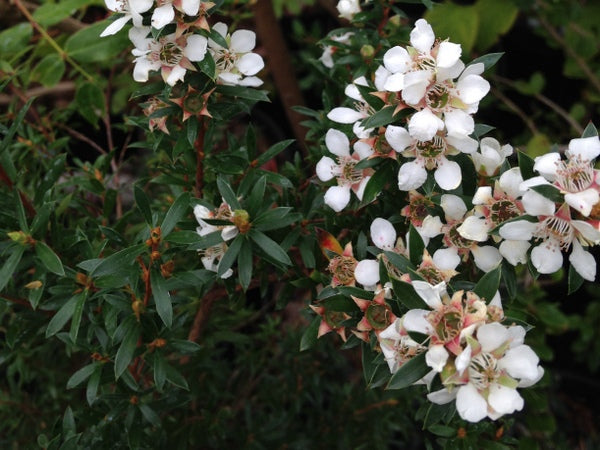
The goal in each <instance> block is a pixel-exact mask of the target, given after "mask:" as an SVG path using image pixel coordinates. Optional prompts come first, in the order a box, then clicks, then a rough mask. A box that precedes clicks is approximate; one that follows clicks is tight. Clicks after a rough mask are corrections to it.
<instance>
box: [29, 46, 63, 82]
mask: <svg viewBox="0 0 600 450" xmlns="http://www.w3.org/2000/svg"><path fill="white" fill-rule="evenodd" d="M64 73H65V62H64V60H63V59H62V58H61V57H60V56H59V55H58V54H56V53H51V54H49V55H46V56H44V57H43V58H42V59H41V61H40V62H39V63H37V65H36V66H35V67H34V68H33V70H32V71H31V80H32V81H39V82H40V83H41V84H42V85H44V86H45V87H52V86H54V85H56V84H57V83H58V82H59V81H60V80H61V79H62V76H63V74H64Z"/></svg>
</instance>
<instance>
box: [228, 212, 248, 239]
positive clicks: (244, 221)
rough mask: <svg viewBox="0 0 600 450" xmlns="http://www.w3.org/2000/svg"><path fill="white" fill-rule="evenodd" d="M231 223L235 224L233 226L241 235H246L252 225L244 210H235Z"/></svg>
mask: <svg viewBox="0 0 600 450" xmlns="http://www.w3.org/2000/svg"><path fill="white" fill-rule="evenodd" d="M231 221H232V222H233V223H234V224H235V226H236V227H237V228H238V230H239V231H240V233H242V234H244V233H247V232H248V230H249V229H250V226H251V225H252V224H251V223H250V215H249V214H248V212H247V211H246V210H244V209H236V210H235V211H234V212H233V217H232V219H231Z"/></svg>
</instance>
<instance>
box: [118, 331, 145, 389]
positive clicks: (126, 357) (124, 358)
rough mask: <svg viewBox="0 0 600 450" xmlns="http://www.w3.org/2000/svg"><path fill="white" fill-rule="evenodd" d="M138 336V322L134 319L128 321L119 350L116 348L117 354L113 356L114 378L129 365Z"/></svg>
mask: <svg viewBox="0 0 600 450" xmlns="http://www.w3.org/2000/svg"><path fill="white" fill-rule="evenodd" d="M139 337H140V326H139V324H138V323H137V322H135V321H130V322H129V323H128V327H127V329H126V330H125V336H124V337H123V341H121V345H120V346H119V350H117V355H116V356H115V379H118V378H119V377H120V376H121V375H122V374H123V372H124V371H125V369H127V366H129V363H130V362H131V360H132V359H133V355H134V353H135V349H136V348H137V343H138V338H139Z"/></svg>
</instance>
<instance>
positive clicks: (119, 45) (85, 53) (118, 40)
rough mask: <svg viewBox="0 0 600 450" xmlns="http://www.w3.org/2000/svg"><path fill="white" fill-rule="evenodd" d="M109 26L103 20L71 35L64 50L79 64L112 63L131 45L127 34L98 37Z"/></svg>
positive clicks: (108, 23) (107, 22)
mask: <svg viewBox="0 0 600 450" xmlns="http://www.w3.org/2000/svg"><path fill="white" fill-rule="evenodd" d="M108 25H110V22H109V21H107V20H103V21H101V22H96V23H94V24H93V25H90V26H88V27H86V28H83V29H81V30H79V31H77V32H76V33H75V34H72V35H71V36H70V37H69V39H67V41H66V42H65V46H64V50H65V52H67V54H68V55H69V56H70V57H71V58H73V59H74V60H76V61H77V62H80V63H93V62H106V63H113V62H114V61H115V58H116V57H117V56H118V55H119V54H120V53H121V52H123V51H124V50H126V49H128V48H129V47H130V46H131V44H130V42H129V38H128V37H127V33H117V34H114V35H112V36H105V37H103V38H101V37H100V33H102V31H104V29H105V28H106V27H107V26H108Z"/></svg>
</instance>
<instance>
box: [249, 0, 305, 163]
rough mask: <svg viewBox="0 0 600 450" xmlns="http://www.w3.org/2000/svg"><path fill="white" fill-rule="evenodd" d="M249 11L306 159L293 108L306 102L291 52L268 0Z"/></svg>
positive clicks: (298, 116) (299, 117)
mask: <svg viewBox="0 0 600 450" xmlns="http://www.w3.org/2000/svg"><path fill="white" fill-rule="evenodd" d="M252 8H253V10H254V21H255V24H256V32H257V34H258V38H259V39H260V42H261V45H262V46H263V47H264V48H265V50H266V53H267V54H266V58H265V60H266V65H267V67H268V69H269V71H270V72H271V74H272V77H273V81H274V82H275V87H276V88H277V92H278V93H279V96H280V97H281V102H282V103H283V106H284V108H285V114H286V116H287V118H288V121H289V123H290V125H291V127H292V130H293V132H294V136H295V137H296V139H297V141H298V144H299V145H300V148H301V150H302V152H303V154H304V155H305V156H306V155H307V150H306V129H305V128H304V127H303V126H302V125H300V122H301V121H302V120H304V117H303V116H302V115H301V114H300V113H298V112H296V111H294V110H293V109H292V107H293V106H304V104H305V102H304V99H303V97H302V93H301V92H300V86H299V85H298V80H297V79H296V74H295V72H294V67H293V65H292V61H291V59H290V57H289V55H290V51H289V50H288V49H287V47H286V45H285V39H284V37H283V33H282V32H281V28H280V26H279V23H278V22H277V18H276V17H275V12H274V11H273V4H272V2H271V0H258V1H257V2H256V3H255V4H254V6H253V7H252Z"/></svg>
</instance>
